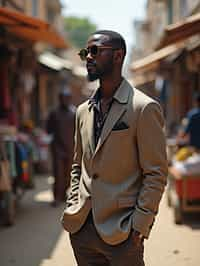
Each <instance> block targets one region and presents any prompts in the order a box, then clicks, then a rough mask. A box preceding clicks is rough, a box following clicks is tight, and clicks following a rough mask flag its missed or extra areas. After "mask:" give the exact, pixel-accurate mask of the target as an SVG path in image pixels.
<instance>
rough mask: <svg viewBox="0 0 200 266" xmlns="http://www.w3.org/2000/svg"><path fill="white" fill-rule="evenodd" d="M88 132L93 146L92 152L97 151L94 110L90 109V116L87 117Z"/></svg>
mask: <svg viewBox="0 0 200 266" xmlns="http://www.w3.org/2000/svg"><path fill="white" fill-rule="evenodd" d="M87 133H88V140H89V144H90V147H91V151H92V153H94V151H95V143H94V110H93V108H91V110H88V117H87Z"/></svg>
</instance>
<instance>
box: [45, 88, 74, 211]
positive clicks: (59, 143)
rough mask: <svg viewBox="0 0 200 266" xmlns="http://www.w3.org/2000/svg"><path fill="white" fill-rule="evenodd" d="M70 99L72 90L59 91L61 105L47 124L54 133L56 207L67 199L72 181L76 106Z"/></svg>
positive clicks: (51, 115)
mask: <svg viewBox="0 0 200 266" xmlns="http://www.w3.org/2000/svg"><path fill="white" fill-rule="evenodd" d="M70 101H71V92H70V90H69V89H68V88H64V89H62V90H61V91H60V93H59V105H58V107H57V108H56V109H55V110H53V111H52V112H50V114H49V116H48V119H47V125H46V130H47V133H48V134H50V135H52V142H51V144H50V145H51V155H52V166H53V176H54V184H53V196H54V201H53V202H52V206H54V207H56V206H57V205H58V204H59V203H60V202H63V201H64V200H65V194H66V189H67V188H68V187H69V183H70V170H71V164H72V157H73V135H74V120H75V111H74V106H73V105H71V103H70Z"/></svg>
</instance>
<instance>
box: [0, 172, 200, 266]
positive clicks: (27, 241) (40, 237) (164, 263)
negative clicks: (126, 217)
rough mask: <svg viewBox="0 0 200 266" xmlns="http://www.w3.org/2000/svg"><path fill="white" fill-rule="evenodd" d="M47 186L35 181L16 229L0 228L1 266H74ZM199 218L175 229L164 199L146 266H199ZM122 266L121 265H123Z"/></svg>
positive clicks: (147, 246) (148, 246)
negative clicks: (51, 204) (51, 205)
mask: <svg viewBox="0 0 200 266" xmlns="http://www.w3.org/2000/svg"><path fill="white" fill-rule="evenodd" d="M51 199H52V198H51V192H50V185H49V184H48V179H47V178H44V177H42V178H38V179H37V182H36V189H35V190H33V191H28V192H27V193H26V194H25V196H24V198H23V199H22V202H21V206H20V208H19V210H18V213H17V217H16V225H15V226H13V227H10V228H3V227H0V266H76V263H75V261H74V257H73V252H72V250H71V247H70V243H69V239H68V234H67V233H66V232H64V231H63V230H62V228H61V226H60V222H59V218H60V214H61V212H62V209H63V206H61V207H59V208H56V209H55V208H52V207H50V204H49V203H50V201H51ZM199 245H200V216H199V217H197V216H196V215H195V217H194V216H193V217H192V218H190V219H189V218H187V219H186V220H185V224H184V225H181V226H177V225H174V223H173V216H172V210H171V209H169V208H168V207H167V206H166V201H165V199H164V198H163V201H162V204H161V208H160V216H159V217H158V219H157V221H156V224H155V226H154V228H153V231H152V233H151V237H150V239H149V240H148V241H146V243H145V250H146V251H145V261H146V266H172V265H174V266H199V265H200V252H199ZM122 266H123V265H122Z"/></svg>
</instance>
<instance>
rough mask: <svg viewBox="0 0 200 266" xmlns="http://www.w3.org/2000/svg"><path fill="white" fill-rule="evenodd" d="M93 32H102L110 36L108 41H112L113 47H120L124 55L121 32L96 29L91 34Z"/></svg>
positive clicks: (124, 44) (123, 41) (124, 45)
mask: <svg viewBox="0 0 200 266" xmlns="http://www.w3.org/2000/svg"><path fill="white" fill-rule="evenodd" d="M94 34H103V35H106V36H109V38H110V40H109V41H110V42H111V43H112V45H113V46H114V48H119V49H122V50H123V51H124V56H125V55H126V42H125V40H124V38H123V37H122V36H121V34H119V33H118V32H116V31H112V30H98V31H95V32H94V33H93V35H94Z"/></svg>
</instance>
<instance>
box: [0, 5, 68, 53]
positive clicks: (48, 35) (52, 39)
mask: <svg viewBox="0 0 200 266" xmlns="http://www.w3.org/2000/svg"><path fill="white" fill-rule="evenodd" d="M0 27H3V28H4V29H5V30H6V31H7V32H9V33H11V34H13V35H15V36H17V37H19V38H21V39H23V40H27V41H30V42H45V43H49V44H51V45H53V46H55V47H56V48H67V47H68V44H67V43H66V42H65V40H64V39H63V38H62V37H61V36H60V35H59V33H57V32H56V31H55V30H54V29H53V28H52V27H51V26H50V25H49V24H48V23H46V22H44V21H42V20H40V19H36V18H33V17H30V16H27V15H24V14H22V13H20V12H15V11H11V10H9V9H7V8H0Z"/></svg>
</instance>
